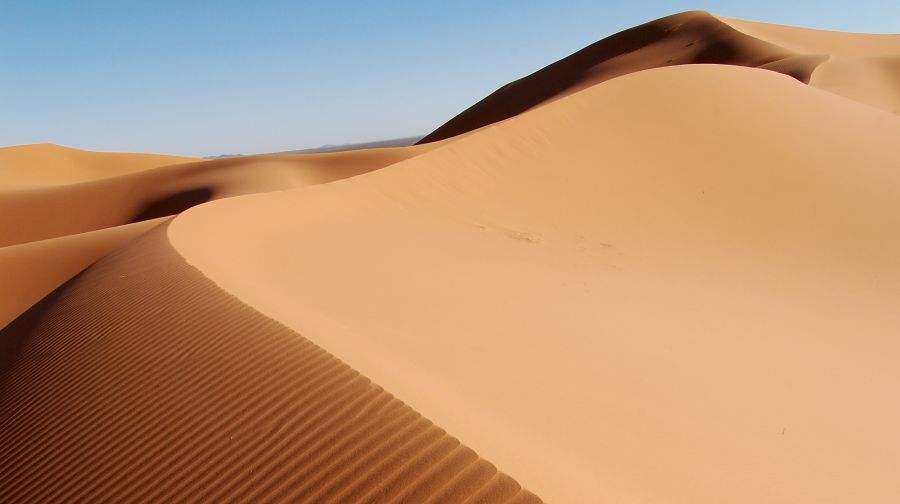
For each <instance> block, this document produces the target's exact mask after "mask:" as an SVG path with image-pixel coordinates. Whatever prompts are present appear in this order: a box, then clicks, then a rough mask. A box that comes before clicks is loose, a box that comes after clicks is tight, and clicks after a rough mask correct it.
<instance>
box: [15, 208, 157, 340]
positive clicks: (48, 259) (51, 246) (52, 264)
mask: <svg viewBox="0 0 900 504" xmlns="http://www.w3.org/2000/svg"><path fill="white" fill-rule="evenodd" d="M164 220H165V219H154V220H149V221H145V222H139V223H135V224H127V225H124V226H117V227H112V228H106V229H101V230H98V231H91V232H88V233H83V234H78V235H68V236H62V237H59V238H51V239H49V240H42V241H36V242H29V243H23V244H20V245H11V246H9V247H0V278H2V279H3V281H2V282H0V329H2V328H3V327H5V326H6V324H8V323H9V322H11V321H12V320H13V319H15V318H16V317H18V316H19V315H20V314H22V312H24V311H25V310H27V309H28V308H29V307H30V306H32V305H33V304H35V303H36V302H38V301H40V300H41V298H43V297H44V296H46V295H47V294H49V293H50V292H51V291H53V290H54V289H56V288H57V287H59V286H60V285H62V284H63V283H64V282H65V281H66V280H68V279H70V278H72V277H73V276H75V275H76V274H78V272H79V271H81V270H83V269H84V268H86V267H88V266H90V265H91V263H93V262H94V261H96V260H97V259H100V258H101V257H103V256H105V255H106V254H108V253H110V252H112V251H113V250H116V249H117V248H119V247H121V246H123V245H125V244H126V243H128V242H129V241H131V240H133V239H135V238H137V237H138V236H140V235H141V234H143V233H145V232H146V231H148V230H149V229H151V228H153V227H155V226H157V225H159V224H160V223H161V222H162V221H164Z"/></svg>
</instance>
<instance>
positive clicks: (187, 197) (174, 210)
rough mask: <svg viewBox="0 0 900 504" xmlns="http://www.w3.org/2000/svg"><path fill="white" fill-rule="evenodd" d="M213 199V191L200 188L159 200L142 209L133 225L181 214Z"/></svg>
mask: <svg viewBox="0 0 900 504" xmlns="http://www.w3.org/2000/svg"><path fill="white" fill-rule="evenodd" d="M212 197H213V191H212V189H210V188H208V187H199V188H196V189H188V190H186V191H181V192H178V193H175V194H171V195H169V196H166V197H164V198H160V199H157V200H155V201H152V202H151V203H149V204H147V205H145V206H144V208H142V209H141V210H140V211H139V212H138V213H137V214H136V215H135V216H134V217H133V218H132V219H131V221H130V222H131V223H134V222H140V221H145V220H150V219H156V218H158V217H166V216H169V215H175V214H178V213H181V212H183V211H185V210H187V209H188V208H191V207H192V206H197V205H199V204H201V203H206V202H207V201H209V200H211V199H212Z"/></svg>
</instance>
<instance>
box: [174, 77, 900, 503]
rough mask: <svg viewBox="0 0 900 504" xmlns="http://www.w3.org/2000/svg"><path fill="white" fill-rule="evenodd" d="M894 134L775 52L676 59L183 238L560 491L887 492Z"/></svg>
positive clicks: (771, 495)
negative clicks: (695, 61) (778, 69)
mask: <svg viewBox="0 0 900 504" xmlns="http://www.w3.org/2000/svg"><path fill="white" fill-rule="evenodd" d="M897 138H900V119H898V118H897V117H896V116H894V115H891V114H888V113H886V112H883V111H881V110H877V109H874V108H870V107H867V106H865V105H862V104H859V103H856V102H854V101H850V100H846V99H844V98H841V97H838V96H835V95H833V94H830V93H828V92H825V91H821V90H818V89H815V88H811V87H809V86H805V85H803V84H801V83H799V82H797V81H796V80H794V79H792V78H789V77H786V76H783V75H779V74H777V73H773V72H767V71H763V70H759V69H748V68H743V67H735V66H722V65H690V66H679V67H667V68H660V69H653V70H647V71H644V72H637V73H633V74H629V75H626V76H623V77H619V78H617V79H613V80H610V81H607V82H605V83H603V84H600V85H597V86H594V87H592V88H589V89H587V90H584V91H582V92H580V93H576V94H574V95H570V96H568V97H566V98H563V99H560V100H557V101H555V102H554V103H551V104H548V105H546V106H544V107H540V108H537V109H534V110H532V111H530V112H528V113H525V114H522V115H520V116H517V117H515V118H513V119H510V120H508V121H505V122H503V123H499V124H497V125H494V126H492V127H489V128H485V129H481V130H479V131H478V132H476V133H475V134H473V135H470V136H469V137H467V138H465V139H462V140H459V141H457V142H455V143H453V144H450V145H448V146H446V147H443V148H440V149H436V150H433V151H431V152H429V153H428V154H425V155H422V156H419V157H417V158H413V159H410V160H408V161H405V162H401V163H398V164H395V165H393V166H391V167H388V168H384V169H382V170H379V171H376V172H372V173H369V174H366V175H363V176H360V177H355V178H351V179H346V180H343V181H338V182H335V183H332V184H326V185H320V186H314V187H310V188H307V189H303V190H296V191H286V192H280V193H269V194H260V195H255V196H246V197H241V198H233V199H227V200H221V201H219V202H216V203H212V204H209V205H203V206H199V207H195V208H193V209H191V210H189V211H188V212H185V213H184V214H182V215H180V216H179V217H178V218H176V219H175V220H174V221H173V223H172V225H171V226H170V227H169V236H170V237H171V239H172V242H173V244H174V246H175V247H176V249H178V250H179V251H180V252H181V253H182V254H184V255H185V257H186V259H187V261H188V262H189V263H190V264H192V265H194V266H195V267H197V268H198V269H200V270H201V271H202V272H203V273H204V275H206V276H207V277H209V278H210V279H212V280H213V281H215V282H216V283H217V284H218V285H220V286H222V287H223V288H224V289H225V290H227V291H228V292H231V293H233V294H234V295H236V296H237V297H238V298H240V299H241V300H243V301H244V302H246V303H248V304H249V305H250V306H252V307H254V308H255V309H257V310H259V311H261V312H262V313H265V314H266V315H268V316H270V317H272V318H274V319H276V320H279V321H280V322H282V323H284V324H285V325H287V326H289V327H291V328H293V329H294V330H296V331H298V332H300V333H301V334H304V335H305V336H306V337H308V338H309V339H310V340H312V341H314V342H316V343H317V344H319V345H321V346H322V347H323V348H326V349H328V350H329V351H331V352H334V353H335V354H336V355H340V356H341V358H342V359H343V360H345V361H346V362H347V363H348V364H349V365H350V366H352V367H354V368H355V369H359V370H360V372H362V373H363V374H365V375H366V376H369V377H371V378H372V379H373V380H374V381H375V382H377V383H379V384H380V385H382V386H384V387H385V388H386V389H387V390H390V391H391V392H392V393H393V394H395V395H396V396H397V397H398V398H400V399H402V400H403V401H404V402H406V403H407V404H409V405H410V406H412V407H413V408H415V409H416V410H418V411H421V412H422V413H423V414H424V415H425V416H427V417H428V418H431V419H433V420H434V421H435V422H436V423H438V424H439V425H441V426H442V427H444V428H446V429H448V431H450V432H453V433H454V434H456V435H458V436H460V438H461V439H464V440H465V441H466V442H467V443H468V444H469V445H470V446H472V448H473V449H475V450H476V451H477V452H478V453H479V454H482V455H483V456H485V457H486V458H487V459H488V460H491V461H492V462H494V463H496V464H497V465H498V467H500V468H502V469H503V470H504V471H507V472H508V473H509V474H510V475H511V476H512V477H514V478H516V479H517V481H519V482H520V483H521V484H522V485H523V486H525V487H526V488H529V489H530V490H532V491H534V492H535V493H536V494H537V495H539V496H541V498H543V499H546V500H547V501H550V502H597V501H609V502H683V503H700V502H709V503H713V502H722V501H727V502H735V503H739V502H746V503H758V502H785V503H787V502H852V501H858V500H862V501H865V502H879V503H885V504H887V503H889V502H892V501H893V500H894V499H895V497H896V495H898V492H900V482H898V480H897V478H896V473H895V470H894V468H895V467H897V463H898V462H900V435H898V433H897V431H896V429H895V427H894V426H896V425H897V424H898V423H900V408H898V406H897V403H896V401H895V400H894V399H893V397H894V395H895V394H896V391H897V390H898V387H900V372H898V370H897V367H896V364H895V363H896V357H897V355H898V352H900V346H898V343H897V340H896V338H895V335H896V334H897V333H898V331H900V312H898V310H897V309H896V307H897V305H898V303H900V271H898V269H897V265H896V258H897V257H900V238H898V237H897V236H896V234H895V233H892V232H891V231H890V230H892V229H895V228H896V227H897V225H898V223H900V217H898V216H900V161H898V158H897V156H896V152H895V140H896V139H897ZM279 215H292V216H295V218H294V219H292V220H291V221H289V222H285V221H284V220H282V219H277V218H275V216H279ZM435 398H441V400H435Z"/></svg>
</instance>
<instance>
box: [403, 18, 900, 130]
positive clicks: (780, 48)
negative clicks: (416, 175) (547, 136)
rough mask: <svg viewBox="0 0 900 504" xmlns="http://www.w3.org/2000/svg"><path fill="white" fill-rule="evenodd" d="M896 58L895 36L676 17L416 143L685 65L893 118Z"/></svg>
mask: <svg viewBox="0 0 900 504" xmlns="http://www.w3.org/2000/svg"><path fill="white" fill-rule="evenodd" d="M898 57H900V35H861V34H854V33H839V32H827V31H821V30H808V29H802V28H792V27H782V26H777V25H766V24H763V23H752V22H745V21H738V20H732V19H728V18H723V17H717V16H713V15H711V14H709V13H707V12H702V11H691V12H684V13H681V14H675V15H672V16H668V17H664V18H661V19H658V20H655V21H651V22H649V23H646V24H643V25H640V26H637V27H634V28H631V29H628V30H625V31H623V32H620V33H617V34H615V35H612V36H610V37H607V38H605V39H603V40H601V41H599V42H596V43H594V44H592V45H590V46H588V47H586V48H584V49H582V50H580V51H578V52H576V53H574V54H572V55H570V56H568V57H566V58H563V59H562V60H560V61H557V62H555V63H553V64H551V65H549V66H547V67H545V68H543V69H541V70H538V71H537V72H535V73H533V74H531V75H528V76H526V77H523V78H521V79H519V80H516V81H513V82H511V83H509V84H507V85H505V86H503V87H502V88H500V89H498V90H497V91H495V92H494V93H492V94H491V95H489V96H488V97H486V98H484V99H483V100H481V101H479V102H478V103H476V104H475V105H473V106H471V107H469V108H468V109H466V110H465V111H463V112H462V113H460V114H459V115H457V116H456V117H454V118H453V119H451V120H450V121H448V122H447V123H445V124H444V125H442V126H441V127H440V128H438V129H437V130H435V131H434V132H432V133H431V134H429V135H427V136H425V137H424V138H423V139H422V140H421V141H420V143H427V142H431V141H435V140H440V139H444V138H448V137H452V136H454V135H458V134H460V133H464V132H467V131H472V130H475V129H477V128H480V127H482V126H485V125H488V124H492V123H495V122H498V121H502V120H504V119H507V118H509V117H512V116H515V115H517V114H520V113H522V112H524V111H526V110H529V109H531V108H532V107H535V106H538V105H541V104H544V103H548V102H551V101H553V100H556V99H559V98H562V97H564V96H567V95H569V94H572V93H574V92H577V91H579V90H582V89H585V88H587V87H590V86H592V85H594V84H597V83H600V82H603V81H606V80H608V79H612V78H614V77H618V76H620V75H625V74H628V73H631V72H636V71H640V70H646V69H649V68H658V67H665V66H671V65H684V64H691V63H718V64H728V65H740V66H750V67H760V68H765V69H769V70H773V71H776V72H780V73H784V74H787V75H791V76H793V77H795V78H796V79H798V80H800V81H802V82H806V83H809V84H811V85H813V86H817V87H821V88H823V89H827V90H829V91H832V92H835V93H837V94H840V95H843V96H847V97H849V98H852V99H855V100H858V101H861V102H863V103H866V104H869V105H874V106H876V107H881V108H884V109H886V110H888V111H891V112H894V113H900V77H898V75H900V73H898V59H897V58H898ZM823 63H827V64H825V66H823V67H822V68H821V69H819V70H817V69H818V68H819V66H820V65H822V64H823ZM817 72H818V73H819V75H817Z"/></svg>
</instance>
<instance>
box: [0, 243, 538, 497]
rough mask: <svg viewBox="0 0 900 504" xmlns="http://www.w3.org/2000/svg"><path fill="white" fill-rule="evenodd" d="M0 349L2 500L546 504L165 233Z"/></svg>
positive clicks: (85, 280)
mask: <svg viewBox="0 0 900 504" xmlns="http://www.w3.org/2000/svg"><path fill="white" fill-rule="evenodd" d="M0 343H2V346H0V350H2V352H0V357H2V360H0V377H2V378H3V382H2V386H3V388H2V391H3V402H2V408H3V409H2V413H3V414H2V416H0V447H2V449H0V467H3V468H4V470H3V471H2V472H0V501H2V502H101V501H112V502H221V501H223V500H227V501H230V502H235V501H240V502H298V501H303V502H348V501H359V502H389V501H391V500H392V499H393V501H394V502H396V501H402V502H462V501H464V500H466V499H468V502H479V501H481V502H484V501H485V500H487V501H490V502H510V503H529V502H537V499H536V498H535V497H534V496H533V495H532V494H530V493H528V492H526V491H523V490H522V489H521V487H520V486H519V485H518V484H517V483H515V482H514V481H512V480H511V479H510V478H509V477H508V476H506V475H504V474H502V473H499V472H498V471H497V469H496V468H495V467H494V466H493V465H491V464H490V463H488V462H486V461H484V460H482V459H480V458H479V457H478V456H477V455H476V454H475V453H474V452H473V451H472V450H471V449H469V448H468V447H466V446H464V445H462V444H461V443H460V442H459V441H458V440H457V439H455V438H453V437H451V436H449V435H447V434H446V432H444V431H443V430H442V429H440V428H439V427H437V426H435V425H434V424H432V423H431V422H429V421H428V420H426V419H424V418H422V417H421V415H419V414H418V413H416V412H415V411H413V410H412V409H410V408H409V406H407V405H404V404H403V403H402V402H400V401H399V400H397V399H396V398H394V397H393V396H392V395H391V394H389V393H387V392H385V391H384V390H383V389H382V388H381V387H378V386H376V385H375V384H373V383H372V382H371V381H369V380H368V379H366V378H364V377H362V376H360V374H359V373H358V372H356V371H354V370H352V369H350V368H349V367H348V366H347V365H346V364H344V363H342V362H341V361H340V360H338V359H337V358H335V357H334V356H332V355H330V354H328V353H327V352H325V351H324V350H322V349H321V348H319V347H317V346H316V345H314V344H312V343H311V342H309V341H308V340H306V339H305V338H303V337H301V336H299V335H297V334H296V333H294V332H292V331H290V330H289V329H287V328H285V327H283V326H281V325H280V324H278V323H277V322H275V321H272V320H270V319H267V318H266V317H264V316H262V315H260V314H259V313H257V312H254V311H253V310H251V309H249V308H248V307H246V306H244V305H242V304H241V303H240V302H239V301H237V300H236V299H235V298H233V297H232V296H230V295H229V294H227V293H226V292H224V291H222V290H220V289H219V288H217V287H216V286H215V285H214V284H213V283H212V282H211V281H209V280H207V279H206V278H204V277H203V276H202V275H201V274H200V273H199V272H198V271H197V270H195V269H193V268H191V267H190V266H188V265H187V264H186V263H185V262H184V260H183V259H182V258H181V256H179V255H178V254H177V253H176V252H175V251H174V250H173V249H172V248H171V246H170V245H169V243H168V241H167V239H166V236H165V230H164V229H157V230H154V231H153V232H150V233H148V234H146V235H145V236H143V237H142V238H140V239H139V240H137V241H136V242H134V243H133V244H131V245H129V246H127V247H125V248H123V249H121V250H119V251H117V252H115V253H113V254H111V255H109V256H107V257H106V258H104V259H102V260H101V261H99V262H98V263H96V264H95V265H94V266H92V267H91V268H89V269H88V270H87V271H86V272H84V273H83V274H81V275H79V276H78V277H76V278H75V279H73V280H72V281H71V282H69V283H67V284H66V285H65V286H64V287H62V288H60V289H58V290H57V291H55V292H54V293H53V295H52V296H50V297H49V298H46V299H45V300H44V301H42V302H41V303H39V304H38V305H36V306H35V307H34V308H33V309H32V310H30V311H29V312H28V313H26V315H25V316H24V317H22V318H20V319H18V320H17V321H16V322H14V323H13V324H11V325H9V326H8V327H7V328H6V329H4V330H3V331H0ZM429 499H430V500H429Z"/></svg>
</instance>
